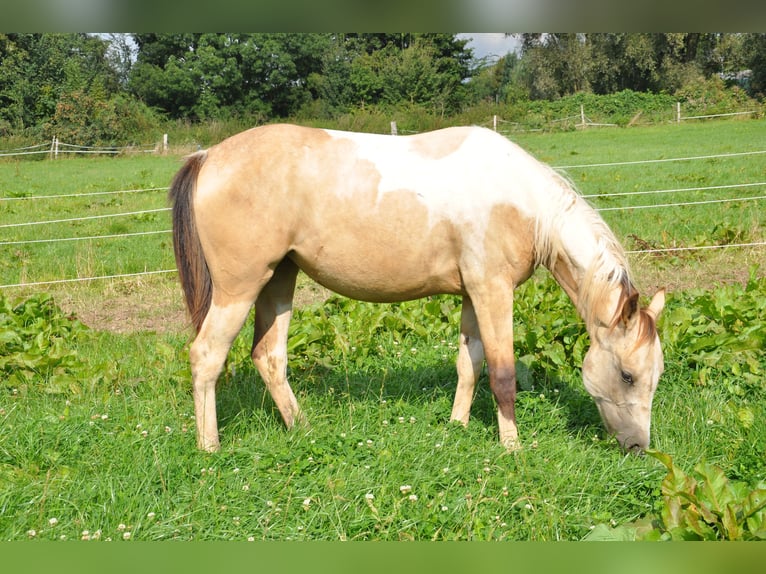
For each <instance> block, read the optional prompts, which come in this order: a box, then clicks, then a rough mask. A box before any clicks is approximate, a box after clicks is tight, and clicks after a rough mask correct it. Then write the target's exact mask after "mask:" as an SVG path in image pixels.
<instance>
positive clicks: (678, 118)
mask: <svg viewBox="0 0 766 574" xmlns="http://www.w3.org/2000/svg"><path fill="white" fill-rule="evenodd" d="M676 123H678V124H680V123H681V102H676Z"/></svg>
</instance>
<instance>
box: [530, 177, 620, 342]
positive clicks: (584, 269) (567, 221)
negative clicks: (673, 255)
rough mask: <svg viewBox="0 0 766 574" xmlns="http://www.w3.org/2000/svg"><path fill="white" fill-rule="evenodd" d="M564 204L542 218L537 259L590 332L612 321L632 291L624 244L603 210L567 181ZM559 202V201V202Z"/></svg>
mask: <svg viewBox="0 0 766 574" xmlns="http://www.w3.org/2000/svg"><path fill="white" fill-rule="evenodd" d="M557 199H558V200H559V202H558V203H559V207H560V209H556V208H555V207H554V208H553V209H551V208H550V206H549V207H548V209H547V210H546V212H545V215H543V216H541V217H540V218H539V220H538V223H537V225H538V230H537V233H538V242H537V244H538V248H539V252H538V263H539V264H542V265H544V266H545V267H547V268H548V269H549V270H550V271H551V273H552V275H553V276H554V278H555V279H556V281H557V282H558V283H559V284H560V285H561V287H562V288H563V289H564V291H565V292H566V293H567V295H568V296H569V298H570V299H571V300H572V302H573V303H574V305H575V307H576V308H577V311H578V313H579V314H580V316H581V317H582V318H583V320H584V321H585V323H586V326H587V328H588V331H592V329H593V328H594V327H595V326H596V325H599V324H601V325H609V324H611V322H612V320H613V317H614V316H615V312H616V310H617V306H618V305H619V303H620V301H621V300H622V299H623V298H624V296H625V294H626V293H630V292H631V291H632V290H633V286H632V284H631V281H630V276H629V271H628V265H627V260H626V258H625V254H624V252H623V250H622V247H621V246H620V245H619V243H618V242H617V239H616V238H615V237H614V234H613V233H612V232H611V230H610V229H609V228H608V227H607V225H606V224H605V223H604V221H603V220H602V219H601V217H600V216H599V215H598V213H597V212H596V211H595V210H594V209H593V208H592V207H590V206H589V205H588V204H587V203H586V202H585V200H584V199H582V198H581V197H580V196H579V195H577V194H576V193H575V192H574V190H572V189H571V188H569V186H566V187H565V189H563V190H562V197H561V198H557ZM554 205H555V204H554Z"/></svg>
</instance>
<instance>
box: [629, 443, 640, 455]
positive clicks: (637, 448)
mask: <svg viewBox="0 0 766 574" xmlns="http://www.w3.org/2000/svg"><path fill="white" fill-rule="evenodd" d="M625 450H627V451H628V452H629V453H630V454H635V455H637V456H643V455H644V447H642V446H641V445H640V444H638V443H635V444H632V445H630V446H629V447H628V448H626V449H625Z"/></svg>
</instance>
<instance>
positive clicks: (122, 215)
mask: <svg viewBox="0 0 766 574" xmlns="http://www.w3.org/2000/svg"><path fill="white" fill-rule="evenodd" d="M170 209H171V208H170V207H160V208H159V209H144V210H142V211H131V212H128V213H108V214H106V215H88V216H86V217H71V218H69V219H51V220H48V221H27V222H24V223H6V224H4V225H0V229H7V228H9V227H25V226H30V225H45V224H49V223H70V222H72V221H87V220H91V219H106V218H108V217H126V216H128V215H143V214H145V213H158V212H160V211H170Z"/></svg>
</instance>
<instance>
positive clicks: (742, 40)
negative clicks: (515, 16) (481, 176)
mask: <svg viewBox="0 0 766 574" xmlns="http://www.w3.org/2000/svg"><path fill="white" fill-rule="evenodd" d="M517 37H518V40H519V45H520V48H519V50H518V51H517V52H514V53H509V54H507V55H504V56H502V57H485V58H483V59H479V58H477V57H476V56H475V54H474V53H473V51H472V49H471V48H470V47H469V42H468V40H467V39H465V38H464V37H459V36H457V35H455V34H445V33H419V34H416V33H385V34H384V33H380V34H372V33H316V34H293V33H282V34H277V33H259V34H222V33H210V34H201V33H194V34H192V33H188V34H171V33H141V34H131V35H125V34H110V35H92V34H0V136H12V135H18V134H41V135H42V134H49V133H51V132H56V133H57V134H59V135H62V134H66V133H68V132H71V133H73V134H74V133H76V135H77V137H78V139H79V141H84V142H105V141H125V140H130V139H132V138H138V137H140V134H142V133H145V132H146V131H147V130H149V129H151V128H152V127H155V126H157V125H158V124H159V123H161V122H163V121H167V120H174V121H185V122H192V123H193V122H206V121H211V120H229V119H237V118H239V119H244V118H246V119H248V120H249V121H250V122H251V123H253V124H255V123H261V122H266V121H271V120H274V119H279V118H291V117H293V118H294V117H306V118H309V117H311V118H327V119H331V118H333V117H337V116H338V115H340V114H345V113H349V112H350V111H354V110H360V109H368V108H384V109H394V108H397V107H402V106H410V107H412V106H415V107H419V108H422V109H423V110H425V111H426V112H427V113H429V114H434V115H438V116H440V117H448V116H450V115H453V114H456V113H459V112H460V111H461V110H464V109H466V108H468V107H470V106H475V105H477V104H479V103H481V102H493V103H497V104H508V103H513V102H520V101H535V100H555V99H558V98H562V97H565V96H568V95H571V94H574V93H580V92H585V93H594V94H613V93H616V92H620V91H623V90H632V91H635V92H651V93H666V94H674V93H676V92H678V91H679V90H682V89H683V88H684V86H685V85H687V84H689V83H690V82H695V81H697V82H698V81H718V82H724V81H729V82H731V83H738V84H739V85H740V86H741V89H743V90H746V91H747V92H748V94H749V95H750V96H752V97H759V98H762V97H763V95H764V93H766V34H762V33H743V34H735V33H583V34H575V33H562V34H518V35H517ZM744 70H749V72H748V73H747V74H744V75H743V74H742V72H743V71H744ZM722 78H723V79H722Z"/></svg>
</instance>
